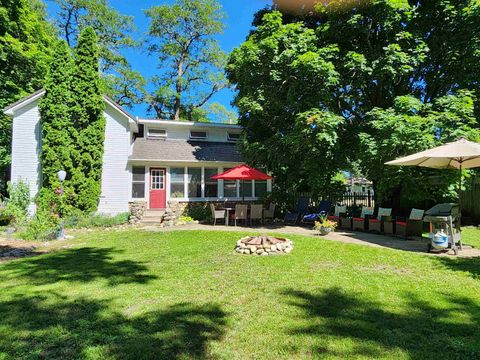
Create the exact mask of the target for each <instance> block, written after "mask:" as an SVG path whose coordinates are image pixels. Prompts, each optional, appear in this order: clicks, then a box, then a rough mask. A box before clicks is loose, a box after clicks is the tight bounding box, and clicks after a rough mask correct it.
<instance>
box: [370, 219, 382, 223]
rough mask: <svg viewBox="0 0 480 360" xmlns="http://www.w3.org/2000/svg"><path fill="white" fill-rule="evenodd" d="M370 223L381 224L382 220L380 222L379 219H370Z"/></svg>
mask: <svg viewBox="0 0 480 360" xmlns="http://www.w3.org/2000/svg"><path fill="white" fill-rule="evenodd" d="M369 221H370V222H373V223H379V222H380V220H378V219H370V220H369Z"/></svg>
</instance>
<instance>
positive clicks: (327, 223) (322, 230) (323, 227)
mask: <svg viewBox="0 0 480 360" xmlns="http://www.w3.org/2000/svg"><path fill="white" fill-rule="evenodd" d="M337 225H338V224H337V222H336V221H332V220H328V219H327V217H326V216H322V217H320V218H319V220H318V221H315V225H314V227H313V229H314V230H316V231H318V232H319V234H320V235H328V234H330V233H331V232H332V231H335V229H336V227H337Z"/></svg>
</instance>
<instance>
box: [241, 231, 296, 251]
mask: <svg viewBox="0 0 480 360" xmlns="http://www.w3.org/2000/svg"><path fill="white" fill-rule="evenodd" d="M292 250H293V243H292V241H291V240H290V239H286V238H277V237H273V236H267V235H261V236H246V237H243V238H241V239H240V240H238V241H237V245H236V246H235V251H236V252H237V253H239V254H245V255H278V254H288V253H289V252H291V251H292Z"/></svg>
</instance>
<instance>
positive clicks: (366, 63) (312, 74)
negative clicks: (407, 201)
mask: <svg viewBox="0 0 480 360" xmlns="http://www.w3.org/2000/svg"><path fill="white" fill-rule="evenodd" d="M348 3H349V4H352V1H349V2H348ZM353 3H354V6H347V4H346V2H345V1H330V2H329V3H328V5H323V3H322V5H319V6H318V7H317V12H316V13H315V14H314V16H309V17H298V16H297V17H295V16H290V15H288V16H286V15H285V16H284V15H282V14H280V13H279V12H276V11H268V10H267V11H262V12H261V13H260V14H259V16H257V17H256V18H255V23H254V25H255V26H256V28H255V29H254V30H253V31H252V33H251V35H250V36H249V38H248V39H247V41H246V42H245V43H244V44H243V45H242V46H240V47H239V48H238V49H236V50H234V51H233V53H232V54H231V56H230V60H229V65H228V67H227V73H228V77H229V79H230V80H231V82H232V83H233V84H234V85H236V88H237V90H238V93H237V96H236V99H235V104H236V105H237V106H238V108H239V111H240V121H241V123H242V125H243V126H244V127H245V140H246V141H245V143H244V144H243V148H244V153H245V155H246V158H247V160H249V161H251V162H254V163H256V164H257V165H260V166H266V167H267V168H268V169H269V170H272V171H273V173H274V175H275V176H276V179H277V185H279V186H280V188H281V189H282V191H286V190H289V189H291V188H292V186H293V184H295V185H296V184H303V185H304V186H303V187H304V189H305V190H307V191H312V192H318V191H319V190H318V189H319V188H324V189H326V188H327V187H328V184H329V183H328V178H329V177H328V176H325V174H326V173H327V174H328V173H330V174H333V173H334V172H335V171H336V170H338V169H345V168H346V167H348V166H349V164H352V163H353V164H356V163H358V162H360V165H361V166H360V167H361V168H362V170H363V172H364V173H366V174H369V175H370V176H373V174H374V173H377V174H378V175H376V176H375V178H374V179H372V180H374V186H375V187H377V186H378V187H379V189H384V190H381V191H380V193H381V194H382V196H385V197H388V196H390V195H392V194H396V196H397V197H402V196H403V195H404V194H402V189H401V188H398V187H397V186H396V185H395V184H393V183H392V182H390V181H389V179H387V178H388V177H392V176H393V175H391V172H394V173H395V174H396V175H398V177H401V178H402V179H404V180H410V179H411V174H412V173H411V172H410V170H404V169H398V168H393V169H391V170H389V171H390V172H389V174H390V175H389V176H383V175H382V174H381V173H380V172H377V170H378V169H377V168H376V167H378V165H379V164H380V163H381V162H382V161H383V159H380V158H378V159H376V161H372V159H371V157H372V156H377V155H376V154H372V152H375V151H374V150H375V149H373V150H372V149H371V151H365V141H366V140H365V139H367V137H366V136H365V135H362V136H360V134H367V135H371V136H372V137H374V138H375V139H376V142H375V143H373V142H372V143H371V146H372V147H373V146H376V145H375V144H378V141H379V139H378V136H385V137H387V136H392V132H391V131H383V132H379V131H377V130H378V129H376V126H377V125H378V124H379V123H382V122H387V123H389V124H396V121H398V119H397V118H396V117H400V118H402V119H404V118H408V117H409V111H410V110H411V109H409V108H408V107H402V106H401V107H398V106H399V105H398V104H399V103H402V101H403V100H405V99H403V100H402V98H401V97H403V96H409V99H410V100H411V101H414V99H413V98H415V99H416V100H415V101H416V102H419V103H422V104H432V106H433V107H432V110H431V111H434V110H433V109H437V111H438V112H439V114H442V115H438V120H436V121H437V123H435V124H434V125H433V126H429V127H428V126H426V125H424V124H423V123H424V122H428V119H429V118H430V116H432V115H431V113H430V111H429V112H420V113H419V114H417V116H418V119H417V120H418V121H417V122H418V123H419V124H422V125H421V128H420V129H417V130H418V131H419V132H420V133H422V134H423V135H422V136H420V135H419V137H420V138H422V137H423V136H425V140H423V141H417V142H416V143H415V144H410V145H409V146H405V147H400V148H398V149H397V151H395V152H393V151H392V152H391V153H390V154H389V155H390V156H391V157H390V158H388V159H385V160H390V159H392V158H394V157H395V155H406V154H407V153H410V152H414V151H418V150H422V149H424V146H426V144H427V143H429V144H431V145H433V144H438V143H440V142H442V141H446V140H454V139H455V136H457V135H458V133H455V131H454V129H456V127H457V123H458V121H456V120H454V119H452V116H454V117H456V118H460V119H462V121H463V122H464V124H465V126H466V127H468V129H469V131H466V132H467V135H468V136H469V137H470V138H472V136H473V138H475V136H476V135H475V134H473V135H472V132H474V131H473V130H474V129H476V128H477V121H475V120H472V121H470V120H471V116H474V113H475V112H474V111H473V112H472V110H475V109H474V108H473V104H476V103H478V101H477V96H478V91H476V92H474V91H475V90H477V87H478V80H477V79H478V78H479V75H480V74H479V68H478V65H476V64H478V62H479V56H480V47H479V44H480V41H479V40H480V8H479V4H478V2H477V1H474V0H470V1H467V0H466V1H461V2H458V1H449V0H442V1H440V0H434V1H412V2H409V1H406V0H395V1H394V0H371V1H362V2H361V3H360V2H353ZM460 89H468V90H470V92H469V93H465V92H464V93H459V91H460ZM456 94H457V95H456ZM445 96H448V97H445ZM434 104H435V105H434ZM447 104H448V106H447ZM465 104H469V106H470V107H469V108H468V109H467V108H465V106H466V105H465ZM311 109H320V110H321V111H322V113H321V114H322V116H321V117H320V118H319V122H323V121H325V122H326V123H330V119H332V117H333V118H337V117H340V120H339V121H338V123H337V126H331V127H326V128H325V129H326V130H327V131H320V132H321V134H322V135H324V136H327V137H329V138H332V139H333V138H334V139H336V140H335V143H334V144H335V146H325V144H324V143H320V144H318V143H316V142H317V141H318V136H316V137H312V138H310V139H308V138H302V137H300V136H299V134H301V133H302V132H301V131H299V130H298V129H297V128H296V126H298V120H296V119H298V118H299V117H300V118H301V114H303V113H305V112H306V111H310V110H311ZM389 109H390V110H389ZM382 111H383V113H382ZM379 113H382V117H380V118H378V114H379ZM375 115H376V116H377V120H376V121H377V122H373V121H374V120H373V119H374V116H375ZM440 118H442V119H443V120H442V122H441V124H440V123H439V122H440ZM439 128H441V129H442V134H450V135H449V136H447V135H441V134H440V132H439ZM313 129H316V131H319V129H317V127H313ZM395 129H396V128H395ZM470 130H472V131H470ZM427 135H428V136H427ZM440 135H441V136H440ZM395 139H396V140H397V141H398V142H399V143H404V142H408V133H404V132H401V131H397V132H396V133H395ZM386 140H388V138H386ZM330 144H332V143H330ZM279 149H282V151H278V150H279ZM284 150H285V151H284ZM294 150H297V151H294ZM385 155H388V154H387V153H385ZM312 163H315V164H316V167H315V166H313V165H311V164H312ZM382 168H383V167H382ZM412 171H413V170H412ZM402 174H403V175H402ZM419 176H420V175H419ZM439 176H442V177H443V176H445V177H447V180H448V176H449V175H448V174H446V175H443V174H441V173H440V174H439ZM409 177H410V178H409ZM407 178H408V179H407ZM422 179H424V178H422V177H419V178H417V180H422ZM282 182H284V183H282ZM382 183H383V184H382ZM399 183H400V181H398V182H397V184H399ZM430 185H431V186H433V187H435V186H436V185H435V184H430ZM440 188H441V187H440ZM403 191H405V190H404V189H403ZM380 200H382V199H380Z"/></svg>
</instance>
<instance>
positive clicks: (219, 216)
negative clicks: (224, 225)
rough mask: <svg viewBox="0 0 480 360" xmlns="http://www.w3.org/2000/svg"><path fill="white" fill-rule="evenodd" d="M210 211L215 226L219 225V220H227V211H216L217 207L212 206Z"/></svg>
mask: <svg viewBox="0 0 480 360" xmlns="http://www.w3.org/2000/svg"><path fill="white" fill-rule="evenodd" d="M210 211H211V212H212V222H213V226H215V225H217V219H223V221H226V220H225V210H217V209H215V205H213V204H210Z"/></svg>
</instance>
